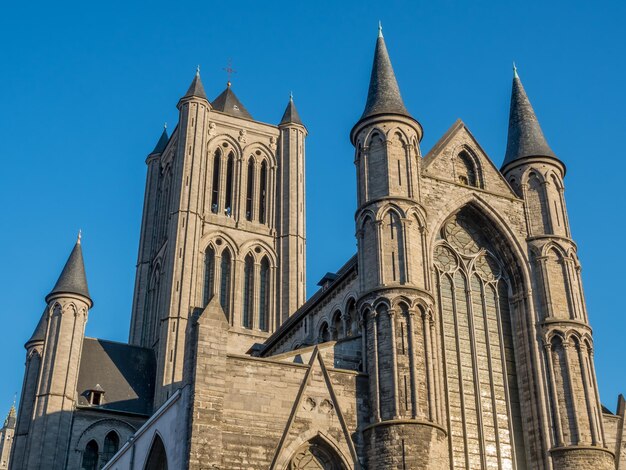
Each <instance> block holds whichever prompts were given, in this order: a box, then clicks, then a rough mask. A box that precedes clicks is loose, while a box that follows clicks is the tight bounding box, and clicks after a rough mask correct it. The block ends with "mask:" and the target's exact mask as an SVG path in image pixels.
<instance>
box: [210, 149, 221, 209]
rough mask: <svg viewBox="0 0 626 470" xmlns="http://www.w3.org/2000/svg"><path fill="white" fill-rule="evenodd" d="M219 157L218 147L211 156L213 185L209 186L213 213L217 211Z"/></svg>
mask: <svg viewBox="0 0 626 470" xmlns="http://www.w3.org/2000/svg"><path fill="white" fill-rule="evenodd" d="M221 159H222V152H221V151H220V150H219V149H218V150H216V151H215V155H214V156H213V186H212V187H211V212H213V213H214V214H217V212H218V211H219V198H220V163H221Z"/></svg>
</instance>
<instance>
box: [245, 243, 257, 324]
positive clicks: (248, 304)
mask: <svg viewBox="0 0 626 470" xmlns="http://www.w3.org/2000/svg"><path fill="white" fill-rule="evenodd" d="M253 312H254V258H253V257H252V255H247V256H246V258H245V260H244V268H243V326H244V328H252V320H253V318H252V315H253Z"/></svg>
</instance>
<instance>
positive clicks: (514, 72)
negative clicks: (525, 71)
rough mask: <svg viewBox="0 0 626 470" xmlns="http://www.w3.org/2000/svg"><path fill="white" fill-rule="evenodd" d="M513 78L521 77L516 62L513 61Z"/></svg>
mask: <svg viewBox="0 0 626 470" xmlns="http://www.w3.org/2000/svg"><path fill="white" fill-rule="evenodd" d="M513 78H519V75H518V74H517V67H516V66H515V62H513Z"/></svg>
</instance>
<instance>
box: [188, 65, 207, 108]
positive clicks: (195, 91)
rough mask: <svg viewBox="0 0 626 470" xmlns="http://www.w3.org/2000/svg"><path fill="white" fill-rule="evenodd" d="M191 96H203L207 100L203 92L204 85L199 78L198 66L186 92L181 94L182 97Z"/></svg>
mask: <svg viewBox="0 0 626 470" xmlns="http://www.w3.org/2000/svg"><path fill="white" fill-rule="evenodd" d="M191 97H197V98H203V99H205V100H207V101H208V99H207V97H206V93H205V92H204V86H202V80H201V79H200V66H198V68H197V69H196V76H195V77H193V80H192V82H191V85H189V89H188V90H187V93H185V96H183V98H191Z"/></svg>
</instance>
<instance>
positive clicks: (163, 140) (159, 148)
mask: <svg viewBox="0 0 626 470" xmlns="http://www.w3.org/2000/svg"><path fill="white" fill-rule="evenodd" d="M169 140H170V138H169V136H168V135H167V128H165V127H164V128H163V133H162V134H161V137H160V138H159V141H158V142H157V144H156V146H155V147H154V150H153V151H152V152H150V154H151V155H152V154H155V153H163V151H164V150H165V147H167V142H168V141H169Z"/></svg>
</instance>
